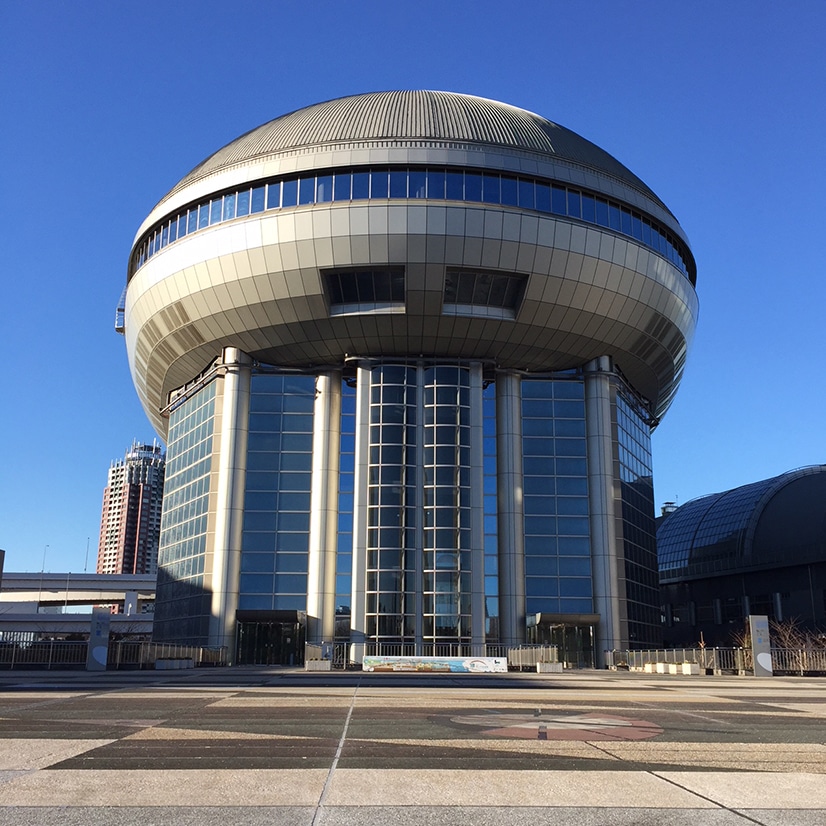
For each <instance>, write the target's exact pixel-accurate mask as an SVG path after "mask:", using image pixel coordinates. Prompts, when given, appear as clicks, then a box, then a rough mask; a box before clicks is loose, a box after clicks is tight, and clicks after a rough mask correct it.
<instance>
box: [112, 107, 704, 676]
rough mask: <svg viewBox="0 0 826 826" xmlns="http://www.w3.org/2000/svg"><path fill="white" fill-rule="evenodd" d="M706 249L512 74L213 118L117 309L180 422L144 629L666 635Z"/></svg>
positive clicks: (175, 635) (263, 637)
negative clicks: (680, 428) (681, 437)
mask: <svg viewBox="0 0 826 826" xmlns="http://www.w3.org/2000/svg"><path fill="white" fill-rule="evenodd" d="M695 280H696V267H695V263H694V258H693V256H692V253H691V251H690V248H689V245H688V242H687V240H686V237H685V234H684V233H683V231H682V229H681V227H680V225H679V224H678V222H677V220H676V219H675V218H674V216H673V215H672V214H671V212H670V211H669V210H668V208H667V207H666V206H665V205H664V204H663V202H662V201H661V200H660V199H659V198H658V197H657V196H656V195H655V194H654V193H653V192H652V191H651V190H650V189H649V188H648V187H647V186H646V185H645V184H644V183H643V182H642V181H641V180H639V178H637V177H636V176H635V175H634V174H633V173H632V172H630V171H629V170H628V169H626V168H625V167H624V166H623V165H622V164H620V163H619V162H618V161H617V160H615V159H614V158H613V157H611V156H610V155H609V154H607V153H606V152H604V151H603V150H601V149H600V148H598V147H597V146H595V145H594V144H592V143H590V142H588V141H587V140H585V139H583V138H581V137H579V136H578V135H576V134H575V133H573V132H571V131H569V130H567V129H565V128H564V127H561V126H559V125H557V124H555V123H552V122H550V121H548V120H545V119H544V118H542V117H539V116H538V115H535V114H532V113H530V112H527V111H524V110H522V109H517V108H515V107H512V106H508V105H506V104H503V103H498V102H495V101H490V100H485V99H481V98H476V97H470V96H466V95H459V94H453V93H446V92H423V91H401V92H383V93H372V94H365V95H358V96H354V97H347V98H341V99H338V100H332V101H328V102H326V103H321V104H317V105H314V106H310V107H307V108H305V109H301V110H298V111H296V112H292V113H290V114H287V115H284V116H282V117H279V118H276V119H275V120H273V121H270V122H269V123H266V124H264V125H263V126H260V127H258V128H257V129H253V130H252V131H250V132H248V133H247V134H245V135H242V136H241V137H240V138H238V139H237V140H235V141H233V142H232V143H230V144H228V145H227V146H225V147H224V148H223V149H220V150H219V151H218V152H216V153H215V154H214V155H212V156H211V157H209V158H207V159H206V160H205V161H204V162H203V163H201V164H200V165H199V166H197V167H196V168H195V169H194V170H193V171H192V172H190V173H189V174H188V175H186V176H185V177H184V178H183V179H182V180H181V182H180V183H179V184H177V185H176V186H175V187H174V188H173V189H172V190H171V191H170V192H169V193H168V194H167V195H166V196H164V198H163V199H162V200H161V201H160V202H159V203H158V205H157V206H156V207H155V208H154V209H153V210H152V211H151V212H150V214H149V216H148V217H147V219H146V220H145V221H144V223H143V225H142V226H141V227H140V229H139V230H138V233H137V236H136V239H135V242H134V245H133V248H132V252H131V256H130V260H129V270H128V285H127V290H126V293H125V303H124V306H123V308H122V310H123V312H122V321H121V322H119V327H120V330H121V332H123V333H124V335H125V339H126V346H127V353H128V357H129V364H130V369H131V371H132V376H133V379H134V382H135V386H136V388H137V391H138V395H139V397H140V399H141V401H142V403H143V405H144V408H145V410H146V412H147V414H148V415H149V417H150V419H151V420H152V422H153V424H154V426H155V427H156V429H157V430H158V433H159V434H160V435H161V436H162V437H163V438H164V439H165V440H166V441H167V445H168V449H167V471H166V473H167V476H166V491H165V502H164V521H163V530H162V538H161V551H160V572H159V580H158V591H157V609H156V620H155V628H156V631H155V633H156V638H157V639H159V640H165V641H179V642H189V643H198V644H209V645H226V646H228V648H229V649H230V652H231V658H232V659H233V661H239V662H263V661H271V662H273V661H297V660H299V659H300V657H301V651H302V648H301V643H302V641H303V640H305V639H306V640H307V641H309V642H320V641H322V640H325V641H331V640H333V639H335V640H340V641H346V642H349V643H350V644H351V648H350V650H351V656H352V658H353V659H354V660H355V661H359V660H360V658H361V657H362V656H363V655H364V653H365V652H373V651H379V650H385V651H389V650H390V649H391V648H392V647H395V649H396V650H399V651H405V652H412V653H416V654H433V653H440V652H442V651H446V650H448V649H449V650H451V651H461V652H463V653H468V654H471V653H472V654H474V655H476V654H479V653H481V652H484V650H485V648H486V646H490V645H499V646H505V645H515V644H519V643H520V642H524V641H526V639H530V640H537V641H538V640H553V641H555V642H557V643H559V644H560V645H562V647H563V648H564V650H565V651H566V652H570V657H569V660H570V661H572V662H593V661H594V658H595V657H596V659H597V660H599V657H600V653H599V652H601V651H603V650H606V649H612V648H623V647H627V646H628V645H631V646H635V645H643V646H646V647H647V646H649V645H652V644H656V643H658V642H659V639H660V634H661V631H660V622H659V597H658V590H657V567H656V549H655V542H654V514H653V494H652V481H651V460H650V432H651V430H652V428H653V427H655V426H656V424H657V422H658V420H659V418H660V417H661V416H662V415H663V413H664V412H665V411H666V409H667V408H668V406H669V404H670V402H671V400H672V398H673V396H674V393H675V392H676V389H677V386H678V384H679V381H680V377H681V375H682V372H683V368H684V365H685V359H686V352H687V348H688V345H689V343H690V340H691V337H692V334H693V331H694V327H695V323H696V318H697V298H696V293H695V288H694V285H695ZM566 656H568V654H566Z"/></svg>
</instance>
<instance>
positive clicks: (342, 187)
mask: <svg viewBox="0 0 826 826" xmlns="http://www.w3.org/2000/svg"><path fill="white" fill-rule="evenodd" d="M352 182H353V179H352V176H351V175H350V173H349V172H344V173H341V174H340V173H338V172H337V173H336V177H335V181H334V182H333V200H334V201H349V200H350V187H351V185H352Z"/></svg>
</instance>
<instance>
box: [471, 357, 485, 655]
mask: <svg viewBox="0 0 826 826" xmlns="http://www.w3.org/2000/svg"><path fill="white" fill-rule="evenodd" d="M482 419H483V411H482V365H481V364H478V363H477V364H472V365H471V367H470V497H471V503H470V504H471V522H470V547H471V548H472V551H471V553H472V558H471V581H472V589H473V590H472V592H471V601H470V609H471V624H470V634H471V637H470V640H471V643H470V644H471V654H472V655H473V656H474V657H484V656H485V655H486V654H487V651H486V648H485V465H484V452H485V450H484V430H483V426H482Z"/></svg>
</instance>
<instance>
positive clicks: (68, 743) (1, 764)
mask: <svg viewBox="0 0 826 826" xmlns="http://www.w3.org/2000/svg"><path fill="white" fill-rule="evenodd" d="M111 742H113V741H111V740H55V739H48V740H46V739H44V740H35V739H19V738H8V739H6V738H3V739H0V770H2V771H6V770H24V769H42V768H46V766H51V765H52V764H53V763H57V762H59V761H60V760H66V759H68V758H70V757H75V756H76V755H78V754H82V753H83V752H86V751H90V750H92V749H97V748H100V747H101V746H105V745H108V744H109V743H111Z"/></svg>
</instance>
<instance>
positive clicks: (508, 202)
mask: <svg viewBox="0 0 826 826" xmlns="http://www.w3.org/2000/svg"><path fill="white" fill-rule="evenodd" d="M500 192H501V202H502V203H503V204H504V205H505V206H518V205H519V195H518V193H517V187H516V178H504V177H503V178H502V179H501V181H500Z"/></svg>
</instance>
